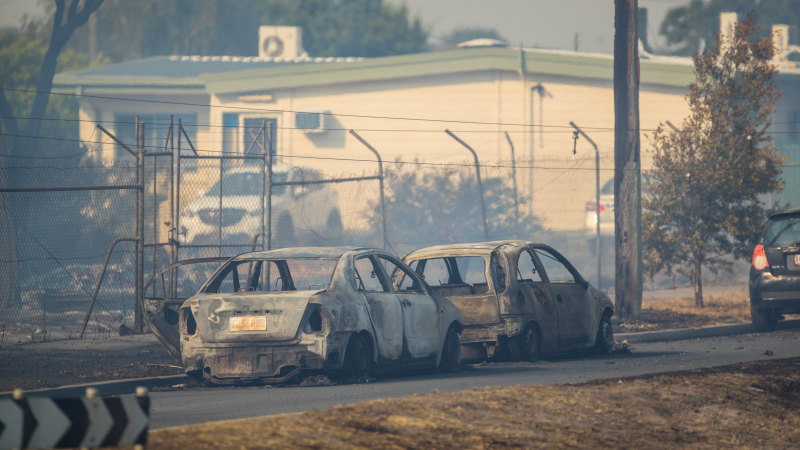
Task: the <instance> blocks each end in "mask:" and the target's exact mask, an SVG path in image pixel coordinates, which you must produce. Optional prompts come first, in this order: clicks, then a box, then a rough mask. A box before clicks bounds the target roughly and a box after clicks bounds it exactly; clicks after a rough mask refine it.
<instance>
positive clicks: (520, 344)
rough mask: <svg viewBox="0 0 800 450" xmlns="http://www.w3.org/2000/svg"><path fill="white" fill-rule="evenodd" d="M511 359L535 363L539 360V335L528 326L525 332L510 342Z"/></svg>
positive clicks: (534, 329) (533, 328)
mask: <svg viewBox="0 0 800 450" xmlns="http://www.w3.org/2000/svg"><path fill="white" fill-rule="evenodd" d="M509 350H510V351H511V358H512V359H514V360H517V361H528V362H534V361H536V360H537V359H539V333H538V332H537V331H536V328H535V327H533V326H531V325H528V326H527V327H525V331H523V332H522V334H520V335H519V336H516V337H515V338H514V339H512V340H511V342H509Z"/></svg>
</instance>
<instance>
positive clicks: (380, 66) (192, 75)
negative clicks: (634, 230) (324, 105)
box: [54, 47, 693, 94]
mask: <svg viewBox="0 0 800 450" xmlns="http://www.w3.org/2000/svg"><path fill="white" fill-rule="evenodd" d="M496 70H502V71H513V72H517V73H519V72H520V70H522V71H524V72H525V73H526V74H541V75H550V76H558V77H569V78H573V79H594V80H601V81H606V82H611V81H612V80H613V76H614V67H613V57H612V55H609V54H598V53H584V52H571V51H556V50H541V49H524V50H521V49H513V48H500V47H488V48H487V47H482V48H468V49H455V50H447V51H437V52H427V53H416V54H410V55H399V56H387V57H380V58H308V57H305V58H295V59H287V60H283V59H272V58H257V57H234V56H159V57H152V58H145V59H140V60H135V61H127V62H123V63H119V64H112V65H108V66H104V67H98V68H92V69H86V70H82V71H77V72H67V73H61V74H58V75H56V77H55V80H54V85H55V86H56V87H57V88H73V87H81V88H83V89H85V90H89V91H103V92H117V91H119V90H127V91H140V92H144V91H159V92H164V91H165V90H167V91H169V92H172V93H175V92H176V91H187V92H207V93H214V94H234V93H247V92H259V91H268V90H274V89H284V88H299V87H307V86H319V85H330V84H338V83H359V82H365V81H377V80H390V79H398V78H406V77H417V76H431V75H447V74H453V73H463V72H476V71H496ZM692 79H693V73H692V64H691V60H690V59H689V58H663V57H650V58H648V59H642V60H641V82H642V84H655V85H662V86H669V87H685V86H687V85H688V84H689V83H690V82H691V81H692Z"/></svg>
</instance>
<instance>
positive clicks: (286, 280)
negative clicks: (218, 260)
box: [203, 258, 338, 294]
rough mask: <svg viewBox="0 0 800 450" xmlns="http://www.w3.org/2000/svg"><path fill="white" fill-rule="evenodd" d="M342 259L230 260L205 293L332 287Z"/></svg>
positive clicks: (302, 289) (210, 282)
mask: <svg viewBox="0 0 800 450" xmlns="http://www.w3.org/2000/svg"><path fill="white" fill-rule="evenodd" d="M337 261H338V258H285V259H247V260H238V261H230V262H229V263H228V264H226V265H225V267H223V268H222V269H221V270H220V271H219V272H218V273H217V274H216V275H215V276H214V278H212V279H211V280H210V281H209V283H208V285H207V286H206V288H205V289H204V290H203V292H204V293H227V294H232V293H236V292H279V291H306V290H322V289H328V286H329V285H330V282H331V277H332V276H333V271H334V269H335V268H336V263H337Z"/></svg>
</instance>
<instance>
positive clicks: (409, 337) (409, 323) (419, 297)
mask: <svg viewBox="0 0 800 450" xmlns="http://www.w3.org/2000/svg"><path fill="white" fill-rule="evenodd" d="M375 258H376V259H377V260H378V262H379V263H380V259H381V258H383V259H385V260H387V261H389V262H390V263H392V264H394V265H395V267H396V268H397V269H396V270H402V271H403V272H404V273H405V275H406V276H409V277H411V278H412V279H413V280H414V281H415V284H416V285H417V286H418V287H419V288H418V290H417V291H415V292H404V291H399V290H398V289H397V286H395V281H394V273H392V274H389V273H386V272H385V267H384V266H383V264H380V266H381V270H384V275H386V279H387V280H389V284H390V287H391V288H392V291H394V293H395V295H396V296H397V298H398V300H399V301H400V305H401V306H402V310H403V339H404V342H405V348H406V351H407V352H408V356H410V357H411V358H412V359H424V358H430V357H433V361H435V360H436V355H437V354H438V353H439V352H440V351H441V346H442V335H441V333H440V329H441V326H440V323H439V308H438V305H437V304H436V301H435V300H434V299H433V297H432V296H431V295H430V293H429V292H428V291H427V288H426V286H425V283H424V282H423V281H422V279H421V277H420V276H419V275H418V274H417V273H416V272H414V271H413V270H411V269H410V268H409V267H408V266H406V265H405V264H403V263H402V262H401V261H400V260H399V259H397V258H394V257H393V256H391V255H388V254H383V253H377V254H375ZM430 317H432V318H433V319H434V323H426V324H422V325H421V324H420V319H421V318H422V319H426V318H430Z"/></svg>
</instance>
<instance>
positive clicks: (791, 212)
mask: <svg viewBox="0 0 800 450" xmlns="http://www.w3.org/2000/svg"><path fill="white" fill-rule="evenodd" d="M795 214H800V207H799V206H795V207H793V208H786V209H782V210H780V211H775V212H773V213H772V214H770V215H769V216H768V217H767V218H768V219H773V218H775V217H778V216H791V215H795Z"/></svg>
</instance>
